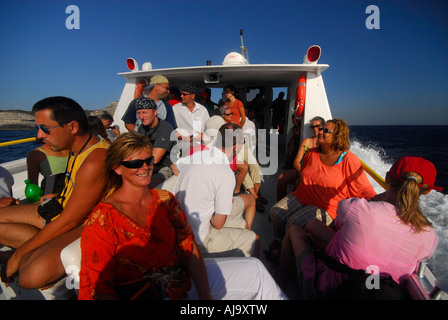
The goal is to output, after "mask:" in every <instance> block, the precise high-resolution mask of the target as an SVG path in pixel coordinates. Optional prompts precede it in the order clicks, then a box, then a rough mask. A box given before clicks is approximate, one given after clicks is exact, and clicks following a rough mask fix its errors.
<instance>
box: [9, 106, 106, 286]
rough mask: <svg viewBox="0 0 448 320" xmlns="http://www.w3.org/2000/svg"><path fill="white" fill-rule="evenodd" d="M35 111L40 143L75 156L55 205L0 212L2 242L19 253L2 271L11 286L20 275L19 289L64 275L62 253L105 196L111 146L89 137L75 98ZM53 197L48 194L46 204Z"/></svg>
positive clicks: (69, 164)
mask: <svg viewBox="0 0 448 320" xmlns="http://www.w3.org/2000/svg"><path fill="white" fill-rule="evenodd" d="M33 112H34V115H35V119H36V126H38V128H39V130H38V131H37V138H38V139H43V140H44V141H45V142H46V143H48V145H50V147H51V148H53V149H54V150H68V151H70V157H69V160H68V165H67V168H68V169H67V171H68V172H67V177H66V180H65V187H64V190H63V191H62V192H61V194H60V195H58V197H56V198H53V200H52V201H50V202H48V203H47V204H50V206H48V205H45V206H43V207H40V206H39V204H37V203H35V204H22V205H18V206H9V207H4V208H0V243H1V244H3V245H5V246H8V247H11V248H15V249H17V250H15V251H14V252H13V253H12V255H11V256H10V257H9V260H8V262H7V264H6V265H5V266H3V267H6V273H3V274H2V278H3V281H4V282H11V281H12V280H13V279H14V277H15V276H16V274H17V272H18V277H19V279H18V280H19V281H18V282H19V283H20V286H21V287H22V288H27V289H29V288H33V289H34V288H41V287H43V286H46V285H49V284H52V283H54V282H55V281H58V280H59V279H61V278H62V277H63V276H64V275H65V272H64V268H63V266H62V262H61V259H60V253H61V251H62V249H63V248H65V247H66V246H67V245H68V244H70V243H72V242H73V241H74V240H75V239H78V238H79V237H80V235H81V232H82V229H83V228H84V222H85V221H86V219H87V217H88V216H89V213H90V212H91V210H92V208H93V207H94V206H95V205H96V204H97V203H98V202H99V201H100V200H101V198H102V196H103V193H102V192H103V187H104V173H103V169H104V158H105V154H106V149H107V148H108V147H109V143H107V142H106V141H105V140H103V139H101V138H97V137H96V136H93V135H92V134H91V133H90V131H89V124H88V122H87V116H86V113H85V111H84V109H83V108H82V107H81V106H80V105H79V104H78V103H77V102H76V101H74V100H72V99H69V98H65V97H50V98H46V99H43V100H41V101H39V102H37V103H36V104H35V105H34V106H33ZM54 196H55V195H51V196H49V195H45V196H44V197H42V199H41V201H43V200H45V199H46V198H50V197H54ZM39 208H40V209H39ZM41 209H45V210H44V211H42V210H41ZM1 262H3V261H1Z"/></svg>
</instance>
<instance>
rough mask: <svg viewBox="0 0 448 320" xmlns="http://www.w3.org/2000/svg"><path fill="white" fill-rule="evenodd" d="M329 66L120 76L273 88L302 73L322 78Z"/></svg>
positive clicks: (187, 69) (251, 66)
mask: <svg viewBox="0 0 448 320" xmlns="http://www.w3.org/2000/svg"><path fill="white" fill-rule="evenodd" d="M328 67H329V66H328V65H327V64H245V65H212V66H196V67H179V68H165V69H153V70H147V71H145V70H140V71H131V72H122V73H118V75H120V76H123V77H125V78H126V79H127V80H128V81H129V80H131V79H136V81H139V80H142V79H147V78H150V77H152V76H154V75H157V74H163V75H164V76H165V77H167V78H168V79H169V81H170V85H176V84H183V83H187V82H192V83H204V82H205V83H206V84H207V86H209V87H222V86H223V84H228V83H232V84H234V85H239V84H244V85H246V86H250V85H252V84H253V85H256V84H260V83H265V82H270V83H271V86H272V87H283V86H289V84H290V83H291V81H297V77H298V76H299V74H300V73H305V72H314V73H317V74H318V75H320V73H321V72H323V71H324V70H326V69H327V68H328ZM210 74H218V78H217V79H218V80H217V81H204V77H205V76H206V75H210Z"/></svg>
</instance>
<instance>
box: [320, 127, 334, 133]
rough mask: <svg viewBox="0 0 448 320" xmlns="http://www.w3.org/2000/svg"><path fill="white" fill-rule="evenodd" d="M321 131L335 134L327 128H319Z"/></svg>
mask: <svg viewBox="0 0 448 320" xmlns="http://www.w3.org/2000/svg"><path fill="white" fill-rule="evenodd" d="M319 131H323V132H324V133H333V131H331V130H330V129H327V128H319Z"/></svg>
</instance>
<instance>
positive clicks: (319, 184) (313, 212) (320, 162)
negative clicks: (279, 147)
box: [270, 119, 376, 239]
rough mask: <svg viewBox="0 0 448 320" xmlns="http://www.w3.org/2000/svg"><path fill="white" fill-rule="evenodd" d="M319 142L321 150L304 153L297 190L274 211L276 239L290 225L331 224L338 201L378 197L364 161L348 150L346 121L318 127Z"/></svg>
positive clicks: (278, 203) (334, 120)
mask: <svg viewBox="0 0 448 320" xmlns="http://www.w3.org/2000/svg"><path fill="white" fill-rule="evenodd" d="M317 142H318V147H317V148H313V149H310V150H308V152H307V153H306V154H305V157H304V159H303V164H302V167H301V170H300V183H299V185H298V187H297V189H296V190H295V191H293V192H292V193H290V194H289V195H287V196H286V197H284V198H283V199H281V200H280V201H279V202H277V203H276V204H275V205H274V207H272V209H271V212H270V217H271V222H272V224H273V226H274V236H275V237H276V238H279V239H281V238H283V236H284V234H285V232H286V230H285V229H287V227H288V226H290V225H292V224H299V225H301V226H302V227H304V226H305V225H306V224H307V223H308V222H309V221H310V220H312V219H313V218H316V217H317V218H318V219H319V220H321V221H323V222H324V223H325V224H326V225H329V224H330V223H331V222H332V221H333V220H334V218H336V208H337V205H338V202H339V201H341V200H343V199H347V198H354V197H359V198H366V199H370V198H372V197H373V196H375V195H376V192H375V191H374V190H373V187H372V185H371V184H370V182H369V180H368V179H367V175H366V173H365V172H364V170H363V168H362V166H361V161H360V160H359V159H358V157H357V156H356V155H355V154H353V153H352V152H351V151H349V150H348V149H349V148H350V141H349V128H348V124H347V122H345V121H344V120H341V119H332V120H328V121H327V122H326V123H325V125H324V126H323V127H320V128H319V133H318V136H317Z"/></svg>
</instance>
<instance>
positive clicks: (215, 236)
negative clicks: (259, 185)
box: [202, 197, 256, 257]
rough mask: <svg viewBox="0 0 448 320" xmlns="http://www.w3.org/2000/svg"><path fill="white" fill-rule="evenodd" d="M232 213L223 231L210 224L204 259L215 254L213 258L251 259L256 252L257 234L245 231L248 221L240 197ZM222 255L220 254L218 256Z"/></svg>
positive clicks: (236, 200)
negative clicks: (242, 256) (244, 215)
mask: <svg viewBox="0 0 448 320" xmlns="http://www.w3.org/2000/svg"><path fill="white" fill-rule="evenodd" d="M233 199H234V202H233V205H232V211H231V212H230V215H229V216H228V217H227V219H226V223H225V224H224V226H223V227H222V228H221V229H219V230H218V229H216V228H214V227H213V226H212V225H211V224H210V231H209V233H208V235H207V237H206V238H205V239H204V241H203V244H204V247H205V248H204V249H205V251H206V252H204V251H203V252H202V253H203V255H204V257H207V256H208V254H210V253H213V256H214V257H216V256H225V257H229V256H241V255H244V256H246V257H250V256H251V255H252V253H253V251H254V247H255V240H256V234H255V232H253V231H251V230H247V229H244V227H245V226H246V221H245V220H244V218H243V213H244V201H243V199H241V198H240V197H234V198H233ZM217 253H220V254H217Z"/></svg>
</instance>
